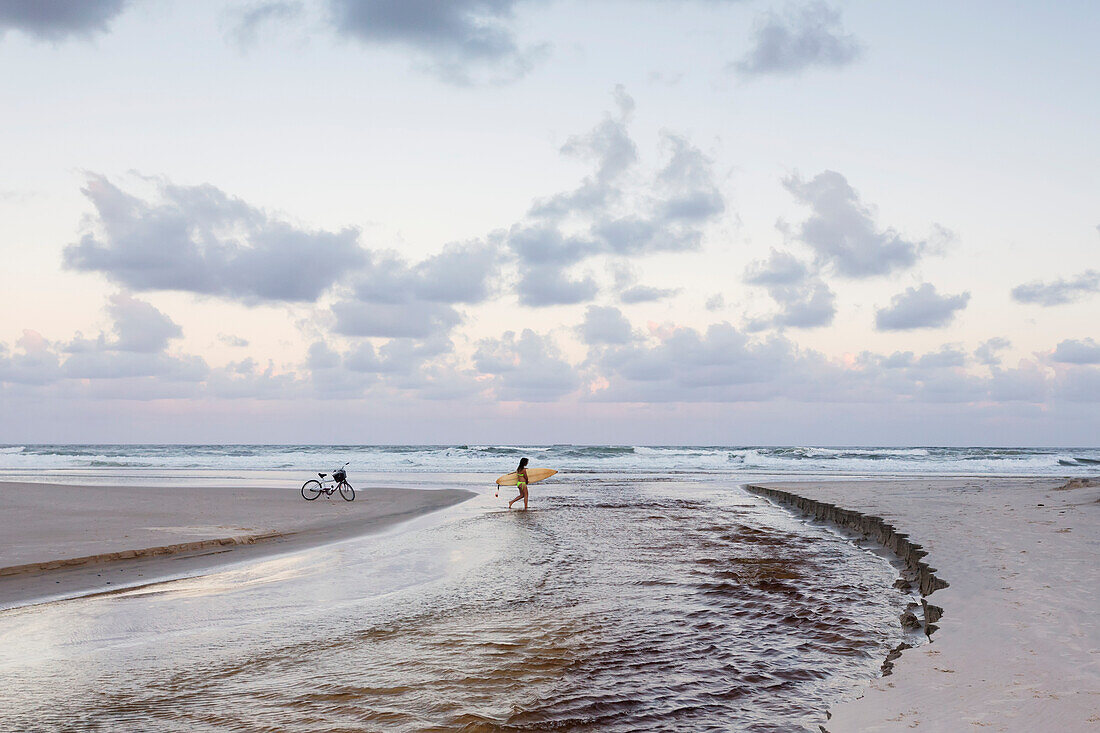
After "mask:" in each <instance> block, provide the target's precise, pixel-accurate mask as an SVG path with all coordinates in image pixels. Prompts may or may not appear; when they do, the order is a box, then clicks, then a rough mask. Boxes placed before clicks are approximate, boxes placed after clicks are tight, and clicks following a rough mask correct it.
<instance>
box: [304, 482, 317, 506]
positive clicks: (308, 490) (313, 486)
mask: <svg viewBox="0 0 1100 733" xmlns="http://www.w3.org/2000/svg"><path fill="white" fill-rule="evenodd" d="M320 495H321V482H320V481H318V480H317V479H314V480H312V481H306V482H305V483H304V484H302V498H303V499H305V500H306V501H313V500H314V499H316V498H317V497H318V496H320Z"/></svg>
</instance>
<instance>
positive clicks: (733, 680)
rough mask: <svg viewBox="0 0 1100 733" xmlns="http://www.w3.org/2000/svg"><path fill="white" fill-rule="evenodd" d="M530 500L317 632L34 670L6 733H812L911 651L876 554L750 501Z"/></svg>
mask: <svg viewBox="0 0 1100 733" xmlns="http://www.w3.org/2000/svg"><path fill="white" fill-rule="evenodd" d="M539 494H540V495H539V496H537V501H538V504H537V505H538V506H539V507H540V511H538V512H532V513H529V514H527V515H521V514H519V513H512V514H508V513H503V512H495V513H488V514H485V515H482V516H475V517H473V518H467V519H463V520H460V521H456V522H452V523H449V524H444V525H442V526H440V527H437V528H435V529H433V530H426V531H424V533H423V534H424V536H423V537H420V538H418V539H417V540H416V541H417V542H420V543H428V545H429V546H430V545H431V543H438V544H439V546H440V547H453V546H463V547H476V548H479V549H480V550H481V551H482V552H483V553H484V560H483V561H481V562H478V563H475V564H473V565H472V566H470V567H469V568H467V569H466V570H465V571H464V572H462V573H460V574H457V575H455V576H449V577H446V578H443V579H441V580H437V581H435V582H432V583H427V584H423V585H411V586H410V587H408V588H405V589H402V590H400V591H395V592H393V593H387V594H382V595H371V594H369V593H364V596H363V598H362V599H361V600H355V601H350V602H344V603H342V604H341V605H340V606H339V611H338V612H335V613H318V614H317V616H316V617H314V618H309V619H308V620H305V621H303V620H302V618H301V617H300V616H298V617H293V618H291V617H289V616H288V617H287V618H282V619H280V618H279V609H278V607H275V608H273V609H272V610H271V611H270V614H269V615H270V616H271V618H268V619H267V620H266V624H267V625H263V624H260V623H259V622H257V623H256V624H255V625H253V626H251V627H248V628H245V629H243V630H241V631H240V632H239V633H238V634H232V633H226V632H225V631H224V630H221V629H214V630H211V631H210V636H209V637H208V638H203V639H195V638H190V637H189V638H187V639H178V640H174V639H172V638H166V639H165V640H164V641H163V642H162V643H161V644H160V645H159V646H157V647H156V648H154V647H153V646H152V645H150V647H149V648H148V649H144V650H141V649H138V650H135V651H131V652H127V653H126V654H122V655H121V656H119V654H118V653H116V652H112V653H111V654H114V655H115V657H114V658H109V657H111V654H100V655H98V657H97V658H96V659H94V661H95V664H89V665H86V666H85V667H84V668H83V669H82V670H81V671H80V672H74V671H73V670H71V669H66V668H64V667H63V666H62V665H61V663H60V662H59V663H58V666H57V667H56V668H51V667H49V666H48V665H44V666H40V667H38V668H37V670H36V675H39V676H38V677H37V681H39V682H40V681H41V675H50V676H52V677H53V679H54V682H56V685H55V687H54V688H53V690H54V691H53V692H50V693H47V692H42V691H41V690H40V689H39V688H37V687H36V686H35V684H34V683H35V680H32V679H30V678H29V676H19V675H17V676H16V679H15V680H14V683H13V684H11V685H9V686H8V689H7V691H6V692H4V693H0V702H8V703H11V702H13V701H15V702H17V703H19V707H15V708H12V707H11V706H8V707H7V710H8V712H7V713H0V722H3V721H4V720H5V718H6V719H7V721H8V722H10V723H12V724H15V727H16V728H19V727H20V726H24V727H34V726H33V725H30V724H31V723H33V724H35V725H37V726H39V727H42V726H44V727H51V726H52V725H55V724H57V725H62V727H64V725H74V724H75V725H77V727H96V726H101V727H104V728H125V727H127V726H129V727H133V728H138V729H140V728H156V729H159V730H179V731H184V730H201V729H217V728H242V729H253V730H288V731H330V730H337V729H347V730H387V731H388V730H396V731H401V730H407V731H414V730H442V729H462V730H468V731H534V730H549V729H563V730H565V729H569V730H585V729H589V730H601V731H628V730H638V729H647V730H683V729H688V728H689V729H692V730H708V729H713V730H728V729H729V728H730V726H731V725H735V726H736V727H737V729H738V730H745V731H780V730H782V731H790V730H800V729H805V730H817V725H818V724H819V723H820V722H823V720H824V710H825V709H826V708H827V707H828V706H829V705H830V704H831V703H833V702H835V701H836V700H838V699H839V698H841V697H843V696H850V695H852V694H853V692H854V691H855V690H856V688H857V686H858V684H859V682H860V681H861V680H863V679H865V678H867V677H869V676H872V675H873V674H875V673H876V671H877V669H878V666H879V664H880V662H881V660H882V659H883V658H884V657H885V655H886V652H887V651H888V650H889V648H891V647H892V646H894V645H895V644H896V643H897V641H898V640H899V639H900V630H899V629H898V627H897V622H896V618H897V613H898V610H899V608H900V606H901V605H902V601H903V599H902V598H901V597H900V595H898V594H895V593H890V592H888V591H887V590H886V589H887V587H888V585H889V583H890V581H891V580H892V576H891V574H890V571H889V569H888V568H887V567H886V566H885V565H884V563H883V561H881V560H880V559H878V558H875V557H873V556H871V555H870V554H868V553H865V552H862V551H860V550H858V549H856V548H854V547H853V546H852V545H851V544H850V543H847V542H845V541H843V540H841V539H840V538H838V537H836V536H835V535H833V534H831V533H830V532H829V531H827V530H825V529H821V528H814V527H806V526H804V525H802V524H800V523H798V522H796V521H794V520H793V519H791V518H790V517H789V516H788V515H786V514H785V513H783V512H782V511H780V510H776V509H774V508H773V507H770V506H768V505H765V504H764V503H762V502H759V503H757V502H753V503H747V504H746V503H745V497H744V496H743V495H742V494H741V493H740V492H736V491H729V490H727V491H715V490H713V489H708V490H706V491H703V490H696V489H692V488H690V487H685V486H683V485H676V484H672V485H666V484H661V485H654V484H646V485H644V486H635V485H632V484H629V483H624V482H621V481H617V482H615V483H614V484H601V483H599V482H597V481H584V482H577V483H565V482H562V483H560V484H558V485H556V486H552V487H551V486H547V487H546V488H545V489H543V490H541V491H540V492H539ZM352 570H354V568H351V569H345V570H344V571H342V572H343V573H344V575H342V576H341V578H342V580H341V582H342V583H344V584H351V585H352V586H354V583H355V582H356V577H358V576H356V574H355V573H354V572H352ZM296 588H299V586H296V585H295V584H294V581H290V582H289V583H288V584H287V586H286V591H285V593H286V594H292V593H294V592H295V589H296ZM268 592H271V591H270V590H269V591H268ZM352 595H353V596H354V594H352ZM296 600H297V601H299V602H301V601H302V599H292V598H286V599H281V602H284V603H285V604H286V606H287V607H293V606H294V601H296ZM306 600H307V601H309V600H310V599H306ZM113 602H115V603H127V602H132V603H137V602H145V603H149V602H152V601H151V599H145V600H143V601H141V600H139V599H136V598H135V599H130V600H127V599H116V600H115V601H113ZM180 602H182V601H180ZM189 602H191V603H200V602H202V601H201V599H192V600H190V601H189ZM314 602H316V603H318V604H323V601H322V600H321V599H317V600H316V601H314ZM92 656H96V655H94V654H93V655H92ZM24 677H26V678H24ZM13 709H14V710H15V711H16V712H15V713H12V712H11V711H12V710H13Z"/></svg>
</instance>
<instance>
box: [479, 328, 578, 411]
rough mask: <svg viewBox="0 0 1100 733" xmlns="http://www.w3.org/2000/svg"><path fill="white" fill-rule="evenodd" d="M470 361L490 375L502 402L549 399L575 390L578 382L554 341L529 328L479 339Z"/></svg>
mask: <svg viewBox="0 0 1100 733" xmlns="http://www.w3.org/2000/svg"><path fill="white" fill-rule="evenodd" d="M474 364H475V366H476V367H477V369H478V370H479V371H480V372H481V373H482V374H486V375H491V376H492V377H493V381H492V383H491V384H492V387H493V389H494V390H495V391H496V395H497V398H498V399H500V400H503V401H506V402H510V401H520V402H549V401H553V400H556V399H558V398H559V397H562V396H564V395H567V394H569V393H571V392H575V391H576V390H577V389H578V388H579V387H580V384H581V380H580V377H579V375H578V374H577V372H576V369H575V368H574V367H573V366H572V365H571V364H570V363H569V362H567V361H566V360H565V359H564V357H563V356H562V355H561V352H560V351H559V350H558V348H557V347H556V346H555V345H554V343H553V342H552V341H551V340H550V339H549V338H548V337H545V336H541V335H539V334H537V333H535V332H534V331H532V330H530V329H524V331H523V333H522V334H520V336H519V337H518V338H517V337H516V334H515V332H513V331H508V332H506V333H505V334H504V335H503V336H502V337H501V338H499V339H483V340H482V341H480V342H479V343H478V348H477V351H476V352H475V353H474Z"/></svg>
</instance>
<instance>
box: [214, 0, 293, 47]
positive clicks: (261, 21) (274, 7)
mask: <svg viewBox="0 0 1100 733" xmlns="http://www.w3.org/2000/svg"><path fill="white" fill-rule="evenodd" d="M301 14H302V3H300V2H290V1H282V0H280V1H278V2H260V3H256V4H255V5H251V6H249V7H246V8H242V9H240V10H238V11H237V12H236V13H235V17H234V20H233V28H232V30H231V35H232V38H233V40H235V41H236V42H237V44H238V45H240V46H250V45H252V44H253V43H255V42H256V38H257V36H258V35H259V33H260V29H261V28H263V26H265V25H268V24H271V23H278V22H280V21H288V20H293V19H295V18H297V17H299V16H300V15H301Z"/></svg>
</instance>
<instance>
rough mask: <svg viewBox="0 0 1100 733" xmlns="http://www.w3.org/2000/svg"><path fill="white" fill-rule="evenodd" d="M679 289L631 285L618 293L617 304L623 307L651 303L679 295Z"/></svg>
mask: <svg viewBox="0 0 1100 733" xmlns="http://www.w3.org/2000/svg"><path fill="white" fill-rule="evenodd" d="M680 291H681V289H680V288H655V287H653V286H652V285H632V286H631V287H629V288H627V289H626V290H623V291H622V292H620V293H619V302H620V303H623V304H624V305H633V304H635V303H652V302H653V301H656V300H664V299H665V298H671V297H672V296H674V295H678V294H679V293H680Z"/></svg>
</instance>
